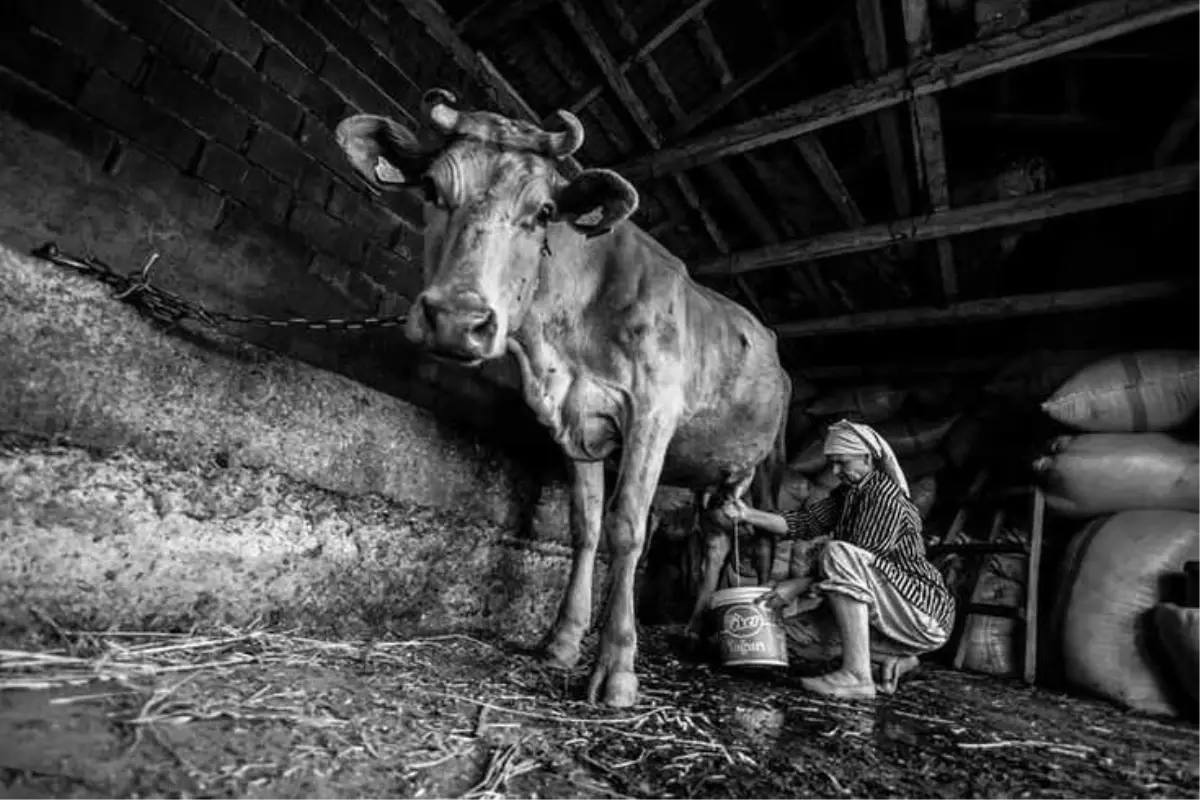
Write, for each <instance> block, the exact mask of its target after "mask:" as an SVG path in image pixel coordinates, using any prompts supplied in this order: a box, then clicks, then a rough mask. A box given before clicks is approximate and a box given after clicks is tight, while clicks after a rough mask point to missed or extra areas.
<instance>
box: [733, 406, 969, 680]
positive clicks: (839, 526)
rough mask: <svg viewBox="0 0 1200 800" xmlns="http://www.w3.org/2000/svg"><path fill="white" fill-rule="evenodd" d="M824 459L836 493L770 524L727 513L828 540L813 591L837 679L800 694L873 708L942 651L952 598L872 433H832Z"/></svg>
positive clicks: (775, 599)
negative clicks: (836, 644)
mask: <svg viewBox="0 0 1200 800" xmlns="http://www.w3.org/2000/svg"><path fill="white" fill-rule="evenodd" d="M824 451H825V455H826V457H827V458H828V460H829V461H830V462H831V464H832V469H833V473H834V475H835V476H836V477H837V479H838V486H837V488H835V489H834V490H833V492H831V493H830V495H829V496H828V497H826V498H823V499H821V500H817V501H815V502H813V503H810V504H809V505H808V506H807V507H805V508H802V509H799V510H796V511H789V512H784V513H782V514H776V513H771V512H766V511H761V510H759V509H754V508H749V507H747V506H745V505H742V504H740V503H736V504H732V505H731V506H728V507H726V508H725V509H724V511H725V513H726V514H727V515H729V516H730V517H731V518H732V519H735V520H738V521H744V522H746V523H749V524H751V525H753V526H755V527H757V528H759V529H762V530H765V531H767V532H769V533H771V534H772V535H774V536H776V537H779V538H795V539H802V540H805V539H814V538H817V537H820V536H829V537H830V539H829V541H828V542H827V543H825V544H824V546H823V547H822V549H821V551H820V554H819V556H818V558H817V570H818V572H817V576H816V579H817V582H816V583H815V585H814V588H815V590H816V591H817V592H818V593H820V594H822V595H824V597H825V600H826V602H827V603H828V604H829V606H830V608H831V610H832V612H833V617H834V621H835V622H836V624H837V627H838V631H839V633H840V634H841V640H842V666H841V669H838V670H835V671H834V672H830V673H828V674H826V675H820V676H817V677H812V678H803V679H802V680H801V683H802V685H803V686H804V687H805V688H806V689H808V690H809V691H812V692H814V693H817V694H820V695H825V696H828V697H837V698H845V699H870V698H873V697H874V696H875V692H876V685H875V682H874V680H873V679H872V675H871V663H872V662H875V663H876V664H878V665H879V672H880V685H879V687H878V688H879V691H882V692H885V693H890V692H893V691H895V688H896V684H897V681H898V680H899V679H900V677H901V676H902V675H903V674H904V673H906V672H908V671H909V670H911V669H913V668H914V667H916V666H917V663H918V662H917V656H919V655H921V654H923V653H928V652H932V651H933V650H936V649H938V648H939V647H941V646H942V645H943V644H945V643H946V640H947V638H949V636H950V631H951V629H952V627H953V625H954V597H953V595H952V594H951V593H950V591H949V589H948V588H947V586H946V583H945V581H944V580H943V578H942V575H941V573H939V572H938V570H937V569H936V568H935V567H934V566H933V565H932V564H931V563H930V562H929V560H928V559H926V557H925V544H924V541H923V539H922V537H921V515H920V513H919V512H918V511H917V508H916V506H915V505H913V503H912V501H911V500H910V499H909V489H908V482H907V480H905V477H904V473H903V472H902V471H901V469H900V466H899V464H898V463H897V462H896V456H895V454H894V453H893V452H892V449H891V447H890V446H889V445H888V443H887V442H886V441H885V440H884V439H883V437H881V436H880V435H879V434H878V433H877V432H876V431H875V430H874V429H873V428H871V427H869V426H867V425H859V424H856V423H853V422H849V421H845V420H843V421H841V422H838V423H836V424H834V425H833V426H831V427H830V429H829V432H828V434H827V436H826V438H825V446H824ZM810 584H812V579H811V578H809V577H805V576H799V577H793V578H790V579H789V580H786V581H782V582H780V583H779V584H778V585H776V586H775V587H774V588H773V589H772V590H771V592H770V593H769V594H767V595H766V596H764V598H763V602H767V603H769V604H772V605H777V606H780V605H784V604H787V603H790V602H791V601H792V600H793V599H795V598H796V596H797V595H799V594H800V593H801V592H803V591H804V590H805V589H807V588H808V587H809V585H810Z"/></svg>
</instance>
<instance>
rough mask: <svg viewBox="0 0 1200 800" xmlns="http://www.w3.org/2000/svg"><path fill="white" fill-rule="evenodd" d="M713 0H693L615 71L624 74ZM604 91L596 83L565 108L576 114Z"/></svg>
mask: <svg viewBox="0 0 1200 800" xmlns="http://www.w3.org/2000/svg"><path fill="white" fill-rule="evenodd" d="M712 3H713V0H694V2H692V3H689V4H688V6H687V7H686V8H685V9H684V10H683V11H681V12H680V13H679V14H678V15H676V16H675V17H674V18H673V19H671V20H670V21H668V22H667V24H665V25H664V26H663V27H662V28H660V29H659V30H658V32H657V33H655V34H654V35H653V36H651V37H650V38H649V39H647V40H646V41H645V43H643V44H642V45H640V46H639V47H638V48H637V50H635V51H634V53H633V55H631V56H630V57H629V58H627V59H625V60H624V61H622V62H620V63H619V64H617V65H616V67H617V72H618V73H620V74H622V75H624V74H625V73H626V72H628V71H629V68H630V67H632V66H633V65H634V64H636V63H638V62H639V61H641V60H642V59H644V58H645V57H646V56H648V55H650V54H651V53H653V52H654V51H655V50H657V49H658V47H659V45H661V44H662V43H663V42H665V41H666V40H667V39H670V38H671V37H672V36H673V35H675V32H676V31H678V30H679V29H680V28H682V27H683V26H684V25H686V24H688V22H690V21H691V20H693V19H695V17H696V15H698V14H702V13H704V9H706V8H708V7H709V6H710V5H712ZM602 91H604V84H603V83H600V84H596V85H595V86H593V87H592V88H590V89H588V90H587V91H586V92H583V93H582V94H581V95H580V96H579V98H578V99H577V100H575V101H573V102H572V103H570V104H569V105H568V106H567V110H569V111H571V112H573V113H576V114H578V113H579V112H580V111H581V110H583V109H584V108H586V107H587V105H588V104H589V103H591V102H592V101H593V100H595V99H596V97H598V96H599V94H600V93H601V92H602Z"/></svg>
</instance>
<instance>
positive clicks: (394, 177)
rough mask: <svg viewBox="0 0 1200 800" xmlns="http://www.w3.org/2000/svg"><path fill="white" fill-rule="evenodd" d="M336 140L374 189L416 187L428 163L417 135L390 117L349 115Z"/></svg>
mask: <svg viewBox="0 0 1200 800" xmlns="http://www.w3.org/2000/svg"><path fill="white" fill-rule="evenodd" d="M337 142H338V145H339V146H340V147H341V148H342V150H343V151H344V152H345V153H346V157H347V158H349V159H350V164H351V165H352V166H353V167H354V169H355V171H356V172H358V174H359V175H361V176H362V178H363V180H364V181H366V182H367V184H368V185H369V186H371V187H372V188H374V189H384V190H390V191H394V190H396V189H404V188H408V187H411V186H415V185H417V184H418V183H419V182H420V179H421V175H422V174H423V173H424V172H425V168H426V167H428V166H429V160H430V155H429V152H428V151H427V150H425V149H424V148H423V147H421V145H420V143H419V142H418V140H417V137H416V134H414V133H413V132H412V131H410V130H409V129H408V128H406V127H404V126H403V125H401V124H400V123H398V122H396V121H394V120H391V119H388V118H387V117H379V116H376V115H374V114H357V115H355V116H353V117H347V118H346V119H344V120H342V121H341V122H340V123H339V124H338V126H337Z"/></svg>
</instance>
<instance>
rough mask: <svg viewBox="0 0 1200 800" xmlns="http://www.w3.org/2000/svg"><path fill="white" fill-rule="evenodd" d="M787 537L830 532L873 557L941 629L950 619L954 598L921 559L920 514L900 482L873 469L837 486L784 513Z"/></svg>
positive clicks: (886, 575)
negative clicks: (828, 492)
mask: <svg viewBox="0 0 1200 800" xmlns="http://www.w3.org/2000/svg"><path fill="white" fill-rule="evenodd" d="M782 516H783V518H784V519H785V520H786V521H787V528H788V532H787V538H795V539H812V538H815V537H817V536H823V535H826V534H832V536H833V538H834V539H837V540H839V541H842V542H846V543H848V544H852V545H855V546H857V547H861V548H862V549H864V550H867V551H868V552H870V553H872V554H873V555H874V556H875V567H876V569H878V570H879V572H880V573H881V574H882V575H883V576H884V577H885V578H887V580H888V581H889V582H890V583H891V584H892V585H893V586H895V587H896V590H897V591H898V592H899V593H900V595H901V596H902V597H904V598H905V599H907V600H908V601H909V602H911V603H912V604H913V605H914V606H915V607H917V608H919V609H921V610H922V611H924V612H925V613H927V614H929V615H930V616H931V617H933V618H934V619H935V620H936V621H937V622H938V624H939V625H941V626H942V629H943V630H949V629H950V626H951V625H952V624H953V622H954V597H953V595H951V593H950V590H949V589H948V588H947V587H946V581H945V580H944V579H943V578H942V574H941V573H940V572H938V571H937V569H936V568H935V567H934V566H933V564H931V563H929V560H928V559H927V558H925V542H924V541H923V540H922V538H921V515H920V512H918V511H917V507H916V506H914V505H913V504H912V501H910V500H909V499H908V498H907V497H905V496H904V493H903V492H901V491H900V487H899V486H897V485H896V484H895V482H894V481H892V479H891V478H889V477H888V476H887V475H884V474H883V473H882V472H880V471H879V470H874V471H872V472H871V474H869V475H868V476H867V477H865V478H863V479H862V481H860V482H859V483H858V484H857V485H855V486H847V485H845V484H843V485H841V486H838V487H837V488H836V489H834V490H833V492H831V493H830V495H829V496H828V497H825V498H823V499H821V500H817V501H815V502H813V503H812V504H811V505H809V506H808V507H807V508H804V509H800V510H797V511H787V512H784V513H783V515H782Z"/></svg>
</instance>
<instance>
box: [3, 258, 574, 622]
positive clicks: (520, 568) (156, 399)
mask: <svg viewBox="0 0 1200 800" xmlns="http://www.w3.org/2000/svg"><path fill="white" fill-rule="evenodd" d="M0 309H3V313H0V375H3V376H4V380H3V381H0V440H3V441H5V442H8V443H9V445H8V446H7V447H6V448H5V449H4V450H3V451H2V452H0V625H6V626H12V627H18V628H19V627H20V626H22V625H23V624H27V623H28V622H29V614H30V613H32V612H31V611H30V609H31V608H33V607H37V608H40V609H42V610H45V611H46V612H47V613H51V614H52V615H53V616H55V618H58V619H61V620H63V621H69V622H71V623H72V624H102V625H111V624H122V625H126V624H127V625H134V624H154V625H156V626H162V625H183V624H190V623H191V622H204V623H213V622H224V621H229V622H234V623H246V622H249V621H250V620H252V619H253V618H254V617H255V616H260V615H263V616H266V617H269V618H271V619H277V620H292V621H299V622H303V623H305V624H307V625H317V626H328V625H334V624H335V623H336V622H337V621H338V620H342V621H343V622H344V624H345V625H360V626H361V625H373V624H378V623H388V624H395V625H403V627H404V629H405V630H411V629H413V628H428V627H464V626H466V627H481V626H482V627H492V626H498V629H500V630H512V631H515V630H521V631H532V630H533V629H535V628H540V627H542V626H544V625H546V624H548V622H549V616H548V615H549V610H548V609H550V608H552V606H553V604H554V603H555V602H557V599H558V597H559V596H560V592H561V587H562V583H563V581H564V580H565V576H566V574H567V572H568V567H569V559H568V549H567V547H566V545H565V541H566V540H567V539H568V534H567V530H566V505H565V502H564V501H565V498H564V497H563V495H562V493H561V492H559V493H557V494H556V493H555V492H553V491H551V492H549V493H546V492H545V491H544V487H543V486H542V482H541V480H540V477H539V475H538V474H537V473H536V472H533V471H531V470H530V469H529V468H528V467H527V466H526V465H525V464H524V463H522V462H521V461H519V460H514V459H512V458H510V457H507V456H505V455H503V453H501V452H500V451H497V450H495V449H493V448H490V447H488V446H486V445H485V444H482V443H481V442H480V440H479V439H478V438H477V437H475V436H472V435H471V434H470V433H468V432H464V431H463V430H462V429H459V428H456V427H454V426H452V425H447V424H446V423H445V422H443V421H441V420H439V419H438V418H437V417H436V416H435V415H434V414H432V413H431V412H427V411H424V410H421V409H418V408H416V407H413V406H411V405H409V404H407V403H405V402H403V401H401V400H398V399H396V398H394V397H391V396H389V395H386V394H384V393H381V392H378V391H375V390H373V389H371V388H369V387H365V386H363V385H361V384H359V383H355V382H354V381H352V380H350V379H348V378H346V377H344V376H341V375H337V374H335V373H332V372H328V371H324V370H320V369H316V368H313V367H311V366H309V365H306V364H303V363H302V362H299V361H296V360H294V359H289V358H286V357H282V356H278V355H276V354H273V353H271V352H269V351H267V350H264V349H261V348H258V347H255V346H252V345H247V344H245V343H244V342H240V341H238V340H235V339H231V338H228V337H212V336H209V337H208V338H205V337H203V336H200V335H197V334H191V335H187V336H184V335H174V336H168V335H164V333H163V332H162V331H161V330H158V329H157V328H156V327H155V325H153V324H151V323H150V322H148V321H147V320H146V319H145V318H144V317H142V316H141V315H140V314H139V313H138V312H136V311H135V310H133V309H132V308H130V307H128V306H127V305H124V304H122V303H120V302H118V301H117V300H115V299H113V298H112V297H111V296H110V294H109V290H108V289H107V287H105V286H103V285H102V284H100V283H98V282H97V281H95V280H93V279H90V278H87V277H82V276H77V275H74V274H72V273H71V272H69V271H67V270H65V269H63V268H60V267H56V266H53V265H49V264H47V263H45V262H41V261H38V260H36V259H34V258H31V257H29V256H23V255H20V254H17V253H14V252H12V251H11V250H8V249H7V248H3V247H0ZM14 441H15V442H17V445H13V444H12V442H14ZM30 442H33V443H40V444H39V445H38V446H29V444H28V443H30ZM47 443H49V446H47ZM535 517H536V518H537V524H536V525H531V522H532V521H533V520H534V518H535ZM518 618H519V619H518Z"/></svg>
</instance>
